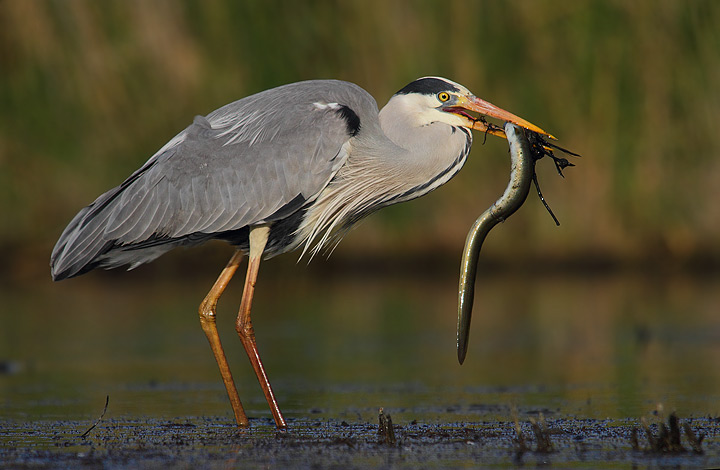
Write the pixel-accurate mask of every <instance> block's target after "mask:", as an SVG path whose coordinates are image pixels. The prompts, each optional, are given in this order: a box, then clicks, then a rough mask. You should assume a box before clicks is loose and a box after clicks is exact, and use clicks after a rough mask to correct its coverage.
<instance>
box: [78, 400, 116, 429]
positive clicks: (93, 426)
mask: <svg viewBox="0 0 720 470" xmlns="http://www.w3.org/2000/svg"><path fill="white" fill-rule="evenodd" d="M109 403H110V395H107V396H106V397H105V408H103V410H102V413H100V417H99V418H98V419H97V420H96V421H95V424H93V425H92V426H90V427H89V428H88V430H87V431H85V432H84V433H82V435H81V436H80V438H81V439H85V438H86V437H87V435H88V434H90V431H92V430H93V429H95V426H97V425H98V424H100V421H102V419H103V416H105V412H106V411H107V409H108V404H109Z"/></svg>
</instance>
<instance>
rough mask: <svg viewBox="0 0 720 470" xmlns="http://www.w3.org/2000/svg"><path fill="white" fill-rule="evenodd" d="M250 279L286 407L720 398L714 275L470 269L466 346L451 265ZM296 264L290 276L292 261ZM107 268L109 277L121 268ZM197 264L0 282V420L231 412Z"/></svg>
mask: <svg viewBox="0 0 720 470" xmlns="http://www.w3.org/2000/svg"><path fill="white" fill-rule="evenodd" d="M303 269H304V267H302V266H301V267H295V268H294V269H292V270H290V272H280V273H278V272H276V273H274V274H273V275H271V276H267V277H266V278H264V279H262V281H261V283H260V284H259V290H258V291H257V294H256V304H255V309H254V314H253V319H254V324H255V328H256V333H257V337H258V344H259V347H260V351H261V353H262V354H263V358H264V360H265V364H266V367H267V369H268V371H269V374H270V378H271V381H272V382H273V385H274V387H275V391H276V393H277V395H278V399H279V400H280V403H281V406H282V407H283V410H284V412H285V413H286V416H287V417H288V418H293V417H308V416H319V417H329V418H334V419H346V420H368V421H374V420H375V419H376V418H375V417H376V412H377V408H378V407H380V406H383V407H385V408H386V409H388V410H393V417H394V419H395V420H396V422H398V423H402V422H403V421H408V422H409V421H411V420H413V419H417V420H418V421H434V420H439V421H466V420H483V419H503V420H507V419H508V407H509V406H510V405H512V404H516V405H517V406H518V407H519V408H520V409H521V410H525V411H533V410H545V411H546V412H549V413H558V414H562V415H571V416H576V417H587V418H637V417H639V416H643V415H646V414H647V413H648V411H650V410H652V409H653V408H654V407H655V404H656V403H663V404H664V405H665V408H666V409H669V410H670V409H675V410H677V411H678V413H679V415H680V416H687V417H689V416H706V415H713V416H717V415H718V414H719V413H720V409H718V405H717V404H718V403H719V402H720V400H719V398H720V393H719V390H720V369H718V368H717V364H718V363H720V318H719V317H718V315H717V306H718V305H720V289H718V287H720V285H719V284H720V282H719V281H720V280H718V279H716V278H694V277H668V278H664V277H657V278H652V279H648V278H646V277H644V276H632V275H627V276H573V277H561V276H546V277H537V276H517V275H507V276H503V277H495V278H488V277H486V278H482V279H480V283H481V284H480V285H479V291H478V297H481V298H482V299H483V302H484V305H485V307H484V308H483V310H482V311H479V310H476V312H475V315H474V318H473V325H472V332H471V339H470V348H469V352H468V357H467V359H466V361H465V365H463V366H462V367H461V366H459V365H458V364H457V359H456V351H455V327H456V324H455V321H456V301H457V299H456V291H455V289H456V282H457V280H456V276H455V273H454V272H449V273H448V275H447V276H444V275H443V276H437V277H434V276H417V277H413V276H397V277H396V276H392V275H390V276H382V277H374V278H371V277H361V276H349V277H343V276H335V275H322V274H321V275H317V273H316V275H314V276H311V275H309V274H308V275H306V274H305V273H303ZM299 273H300V274H299ZM118 279H119V281H118ZM210 282H211V279H207V280H203V279H201V280H197V281H195V280H188V281H182V282H179V281H176V280H173V281H172V282H170V281H164V280H162V279H153V280H142V281H140V282H135V281H134V280H133V276H125V277H117V278H112V282H110V281H109V280H108V278H104V277H102V276H100V277H93V276H86V277H85V278H80V279H78V280H76V281H72V282H66V283H62V284H50V283H48V284H44V285H41V286H35V288H34V289H33V290H32V291H30V290H28V291H17V290H14V291H12V292H10V291H4V292H3V293H2V295H3V300H4V305H5V309H4V310H3V312H2V318H1V320H2V325H3V332H2V333H0V338H1V339H2V343H1V344H0V360H3V361H5V363H6V364H13V369H12V370H10V369H8V370H7V371H6V372H5V373H4V374H2V375H0V397H1V398H0V402H1V403H2V408H3V415H4V416H3V417H4V418H8V419H18V420H20V419H87V418H90V417H95V416H97V415H98V413H99V411H100V410H101V409H102V406H103V404H104V400H105V395H107V394H109V395H110V397H111V406H110V411H109V414H112V415H114V416H137V417H160V418H168V419H172V418H175V417H182V416H225V417H227V419H228V420H229V421H231V420H232V413H231V411H230V407H229V405H228V404H227V401H226V400H227V399H226V397H225V393H224V389H223V387H222V384H221V382H220V379H219V374H218V372H217V370H216V366H215V364H214V361H213V359H212V355H211V353H210V350H209V347H208V345H207V342H206V340H205V337H204V335H203V334H202V331H201V329H200V325H199V321H198V319H197V314H196V309H197V304H198V303H199V301H200V299H202V297H203V295H204V294H205V290H206V289H207V288H208V286H209V284H210ZM233 286H235V288H234V289H232V288H231V290H230V291H228V293H227V294H226V297H223V299H222V301H221V304H220V306H219V315H220V317H219V321H218V323H219V329H220V335H221V337H222V339H223V342H224V345H225V348H226V352H227V354H228V357H229V359H230V365H231V367H232V369H233V372H234V375H235V379H236V382H237V383H238V387H239V389H240V395H241V398H242V399H243V402H244V404H245V405H246V408H247V409H248V414H249V415H250V416H253V417H269V416H270V414H269V411H268V410H267V408H266V405H265V403H264V399H263V397H262V393H261V391H260V389H259V386H258V385H257V383H256V382H255V378H254V376H253V374H252V370H251V368H250V366H249V364H248V362H247V359H246V358H245V356H244V352H243V350H242V347H241V345H240V342H239V341H238V340H237V338H236V336H235V332H234V327H233V320H234V316H235V313H236V308H237V306H238V305H239V301H240V299H239V296H240V292H239V290H240V287H241V285H240V281H239V280H238V281H236V283H235V284H233Z"/></svg>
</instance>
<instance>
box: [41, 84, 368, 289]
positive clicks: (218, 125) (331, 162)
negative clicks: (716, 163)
mask: <svg viewBox="0 0 720 470" xmlns="http://www.w3.org/2000/svg"><path fill="white" fill-rule="evenodd" d="M341 107H347V108H348V109H351V110H353V112H354V113H359V114H360V120H362V119H363V118H365V119H375V120H376V119H377V105H376V104H375V101H374V100H373V98H372V97H371V96H370V95H369V94H367V93H366V92H365V91H364V90H362V89H361V88H359V87H357V86H356V85H353V84H350V83H346V82H338V81H311V82H299V83H295V84H291V85H285V86H283V87H279V88H275V89H272V90H268V91H265V92H262V93H258V94H256V95H252V96H250V97H247V98H244V99H242V100H239V101H236V102H234V103H231V104H229V105H226V106H224V107H222V108H220V109H218V110H216V111H214V112H212V113H210V114H209V115H208V116H207V117H196V118H195V121H194V122H193V124H192V125H190V126H189V127H188V128H187V129H185V130H184V131H183V132H181V133H180V134H178V135H177V136H176V137H175V138H173V139H172V140H171V141H170V142H168V143H167V144H166V145H165V146H164V147H163V148H162V149H160V150H159V151H158V152H157V153H156V154H155V155H153V156H152V157H151V158H150V160H148V162H147V163H146V164H145V165H144V166H143V167H142V168H140V169H139V170H137V171H136V172H135V173H133V174H132V175H131V176H130V177H129V178H128V179H127V180H126V181H125V182H123V183H122V184H121V185H120V186H118V187H116V188H113V189H112V190H110V191H108V192H106V193H105V194H103V195H101V196H100V197H99V198H98V199H97V200H96V201H95V202H93V203H92V204H91V205H90V206H88V207H86V208H84V209H83V210H81V211H80V212H79V213H78V214H77V215H76V216H75V218H74V219H73V220H72V221H71V222H70V224H69V225H68V227H67V228H66V229H65V231H64V232H63V234H62V235H61V237H60V239H59V241H58V243H57V245H56V246H55V248H54V250H53V253H52V256H51V268H52V274H53V278H54V279H63V278H66V277H72V276H76V275H78V274H82V273H84V272H86V271H89V270H91V269H93V268H95V267H97V266H100V267H106V268H110V267H116V266H120V265H124V264H129V265H130V267H131V268H132V267H134V266H136V265H138V264H141V263H144V262H148V261H151V260H152V259H155V258H156V257H157V256H160V255H161V254H163V253H165V252H166V251H169V250H170V249H172V248H174V247H175V246H178V245H187V244H195V243H199V242H202V241H204V240H207V239H209V238H212V235H213V234H217V233H220V232H226V231H230V230H237V229H240V228H243V227H246V226H248V225H253V224H259V223H268V222H273V221H274V220H273V215H275V216H276V217H279V216H280V215H287V213H288V212H294V211H296V210H298V209H300V208H301V205H302V204H303V203H304V202H306V201H308V200H312V198H314V197H315V196H316V195H317V194H318V193H319V192H320V191H321V190H322V188H323V187H325V185H327V183H328V182H329V180H330V179H331V178H332V176H333V175H334V174H335V172H336V171H337V170H338V169H339V167H340V166H341V165H342V164H343V163H344V161H345V158H346V156H347V155H346V153H345V150H346V146H345V143H346V142H347V141H348V140H349V139H350V138H351V136H352V135H354V132H353V129H350V128H349V127H350V124H349V121H348V120H347V119H346V118H345V117H344V116H343V115H342V113H339V112H337V111H338V109H339V108H341ZM354 131H355V133H356V132H357V129H355V130H354ZM295 206H297V207H295Z"/></svg>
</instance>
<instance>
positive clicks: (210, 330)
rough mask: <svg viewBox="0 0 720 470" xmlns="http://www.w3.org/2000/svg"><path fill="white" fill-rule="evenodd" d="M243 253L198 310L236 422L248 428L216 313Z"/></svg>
mask: <svg viewBox="0 0 720 470" xmlns="http://www.w3.org/2000/svg"><path fill="white" fill-rule="evenodd" d="M242 257H243V254H242V251H240V250H237V251H236V252H235V253H234V254H233V256H232V258H230V261H229V262H228V264H227V266H225V269H223V270H222V273H220V276H219V277H218V279H217V281H215V284H213V286H212V288H211V289H210V292H208V294H207V295H206V296H205V299H204V300H203V301H202V303H201V304H200V308H199V309H198V311H199V314H200V325H201V326H202V329H203V331H204V332H205V336H207V339H208V341H209V342H210V348H211V349H212V352H213V355H214V356H215V361H216V362H217V365H218V367H219V368H220V375H221V376H222V379H223V383H224V384H225V389H226V390H227V394H228V398H229V399H230V404H231V405H232V409H233V413H234V414H235V421H237V424H238V426H241V427H246V426H248V424H249V421H248V419H247V416H246V415H245V410H244V409H243V406H242V403H241V402H240V397H239V396H238V392H237V388H236V387H235V382H234V381H233V377H232V373H231V372H230V366H229V365H228V361H227V358H226V357H225V351H224V350H223V347H222V344H221V343H220V336H219V335H218V331H217V325H216V323H215V312H216V308H217V302H218V299H219V298H220V296H221V295H222V293H223V291H225V288H226V287H227V285H228V283H229V282H230V279H231V278H232V277H233V274H235V271H237V268H238V266H240V261H242Z"/></svg>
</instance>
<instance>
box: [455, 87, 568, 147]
mask: <svg viewBox="0 0 720 470" xmlns="http://www.w3.org/2000/svg"><path fill="white" fill-rule="evenodd" d="M456 106H457V107H459V108H462V109H466V110H468V111H473V112H476V113H479V114H480V115H481V117H480V118H478V119H474V118H470V120H471V121H472V125H471V126H468V127H470V128H472V129H474V130H476V131H481V132H487V133H488V134H492V135H495V136H498V137H502V138H504V139H506V138H507V137H505V132H504V131H503V130H502V127H499V126H494V125H492V124H490V123H488V122H487V121H485V119H483V118H482V116H489V117H491V118H495V119H499V120H501V121H505V122H511V123H513V124H516V125H518V126H520V127H524V128H525V129H529V130H531V131H533V132H537V133H538V134H542V135H544V136H547V137H548V138H550V139H553V140H557V139H556V138H555V137H554V136H553V135H551V134H549V133H547V132H545V131H544V130H542V129H540V128H539V127H538V126H536V125H535V124H532V123H530V122H528V121H526V120H525V119H523V118H521V117H519V116H515V115H514V114H512V113H510V112H508V111H505V110H504V109H501V108H498V107H497V106H495V105H494V104H492V103H488V102H487V101H485V100H482V99H480V98H477V97H475V96H469V97H463V99H461V100H460V101H459V102H458V103H457V104H456ZM465 117H468V116H467V115H465Z"/></svg>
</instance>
